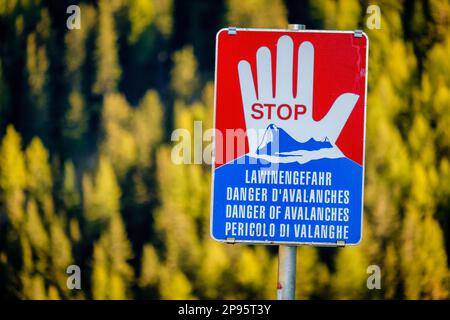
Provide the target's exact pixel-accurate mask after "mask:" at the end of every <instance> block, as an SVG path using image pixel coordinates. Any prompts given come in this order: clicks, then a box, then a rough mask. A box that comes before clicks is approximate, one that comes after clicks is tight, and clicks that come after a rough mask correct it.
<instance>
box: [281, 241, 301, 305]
mask: <svg viewBox="0 0 450 320" xmlns="http://www.w3.org/2000/svg"><path fill="white" fill-rule="evenodd" d="M296 265H297V247H295V246H279V248H278V284H277V299H278V300H295V276H296Z"/></svg>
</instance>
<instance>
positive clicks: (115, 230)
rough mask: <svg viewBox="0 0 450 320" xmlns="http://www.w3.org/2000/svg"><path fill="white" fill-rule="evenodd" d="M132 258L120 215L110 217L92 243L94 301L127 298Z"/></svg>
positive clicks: (131, 276)
mask: <svg viewBox="0 0 450 320" xmlns="http://www.w3.org/2000/svg"><path fill="white" fill-rule="evenodd" d="M132 257H133V253H132V250H131V244H130V242H129V241H128V239H127V234H126V231H125V227H124V225H123V222H122V219H121V217H120V214H118V213H116V214H114V215H113V216H112V217H111V220H110V222H109V226H108V229H107V230H106V231H105V232H104V233H103V234H102V236H101V237H100V239H99V240H98V241H97V242H96V243H95V245H94V258H93V259H94V260H93V271H92V285H93V288H92V293H93V298H94V299H96V300H103V299H112V300H120V299H129V298H131V297H132V295H131V293H130V286H131V284H132V279H133V276H134V272H133V269H132V268H131V266H130V265H129V264H128V260H130V259H131V258H132Z"/></svg>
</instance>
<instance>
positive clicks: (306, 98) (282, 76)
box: [238, 35, 359, 154]
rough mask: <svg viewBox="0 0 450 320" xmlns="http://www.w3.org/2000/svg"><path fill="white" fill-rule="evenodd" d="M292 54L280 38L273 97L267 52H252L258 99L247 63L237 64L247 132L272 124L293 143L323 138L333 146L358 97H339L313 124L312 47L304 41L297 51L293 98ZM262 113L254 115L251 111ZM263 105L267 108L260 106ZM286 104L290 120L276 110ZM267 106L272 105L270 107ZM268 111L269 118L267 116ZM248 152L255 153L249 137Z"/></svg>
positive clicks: (285, 39)
mask: <svg viewBox="0 0 450 320" xmlns="http://www.w3.org/2000/svg"><path fill="white" fill-rule="evenodd" d="M293 53H294V46H293V42H292V39H291V37H289V36H286V35H284V36H282V37H280V39H278V43H277V58H276V78H275V79H276V85H275V96H274V95H273V93H272V66H271V53H270V50H269V48H267V47H260V48H259V49H258V51H257V52H256V69H257V79H258V80H257V82H258V83H257V84H258V96H257V95H256V90H255V86H254V83H253V77H252V72H251V67H250V63H249V62H248V61H246V60H241V61H240V62H239V65H238V71H239V82H240V85H241V95H242V103H243V107H244V113H245V122H246V125H247V130H248V129H249V128H253V129H255V130H257V131H259V132H261V131H264V130H265V129H266V128H267V127H268V126H269V125H270V124H275V125H276V126H278V127H281V128H283V129H284V130H285V131H286V132H287V133H289V134H290V135H291V136H292V137H293V138H294V139H296V140H297V141H300V142H304V141H306V140H308V139H310V138H314V139H315V140H318V141H321V140H323V139H324V138H325V137H326V138H328V139H329V141H330V142H331V143H332V144H335V142H336V140H337V138H338V137H339V135H340V133H341V131H342V128H343V127H344V125H345V123H346V122H347V119H348V117H349V116H350V113H351V112H352V110H353V108H354V107H355V105H356V102H357V101H358V99H359V95H357V94H353V93H343V94H341V95H340V96H339V97H338V98H337V99H336V100H335V101H334V103H333V106H332V107H331V108H330V110H329V112H328V114H327V115H325V116H324V117H323V118H322V119H321V120H319V121H315V120H314V119H313V117H312V114H313V112H312V111H313V109H312V108H313V83H314V81H313V80H314V47H313V46H312V44H311V43H310V42H309V41H304V42H302V43H301V45H300V46H299V48H298V60H299V63H298V73H297V96H296V97H294V91H293V84H292V78H293ZM255 103H259V104H261V107H262V108H261V107H259V106H260V105H256V107H255V109H258V110H261V112H264V117H259V116H261V114H262V113H261V112H259V111H257V112H255V109H253V107H254V104H255ZM264 104H266V105H268V106H264ZM282 104H287V105H289V106H291V116H290V117H289V118H288V119H287V116H288V115H289V109H288V108H287V107H286V106H285V107H284V108H281V109H279V112H280V113H278V112H277V108H278V106H280V105H282ZM270 105H275V106H272V107H270ZM295 105H297V106H300V107H298V110H297V111H301V112H302V114H297V119H295V117H294V109H293V108H294V106H295ZM269 111H270V118H271V119H268V113H269ZM248 142H249V149H250V150H249V151H250V153H251V154H254V153H256V150H257V147H258V145H259V139H258V138H256V137H255V136H251V135H249V137H248Z"/></svg>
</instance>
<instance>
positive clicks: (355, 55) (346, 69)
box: [211, 29, 368, 245]
mask: <svg viewBox="0 0 450 320" xmlns="http://www.w3.org/2000/svg"><path fill="white" fill-rule="evenodd" d="M367 57H368V39H367V36H366V35H365V34H364V33H362V32H353V31H348V32H347V31H314V30H307V31H304V30H302V31H290V30H265V29H222V30H220V31H219V32H218V34H217V40H216V81H215V115H214V117H215V129H216V130H215V132H216V133H215V157H214V163H213V179H212V202H211V236H212V237H213V238H214V239H216V240H218V241H225V242H247V243H266V244H291V245H292V244H294V245H295V244H312V245H339V244H348V245H352V244H358V243H359V242H360V240H361V238H362V211H363V210H362V208H363V186H364V178H363V177H364V144H365V111H366V91H367Z"/></svg>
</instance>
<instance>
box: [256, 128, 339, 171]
mask: <svg viewBox="0 0 450 320" xmlns="http://www.w3.org/2000/svg"><path fill="white" fill-rule="evenodd" d="M251 156H252V157H253V158H257V159H263V160H266V161H269V162H272V163H290V162H298V163H307V162H309V161H311V160H317V159H322V158H327V159H337V158H343V157H345V156H344V154H343V153H342V152H341V150H339V148H338V147H337V146H336V145H335V144H333V143H331V142H330V140H329V139H328V138H327V137H324V138H323V141H317V140H315V139H314V138H310V139H309V140H307V141H305V142H299V141H297V140H295V139H294V138H293V137H291V136H290V135H289V134H288V133H287V132H286V131H285V130H283V129H282V128H280V127H277V126H276V125H275V124H273V123H272V124H270V125H269V126H267V128H266V131H265V132H264V135H263V137H262V140H261V142H260V143H259V145H258V148H257V150H256V153H255V154H252V155H251Z"/></svg>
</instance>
